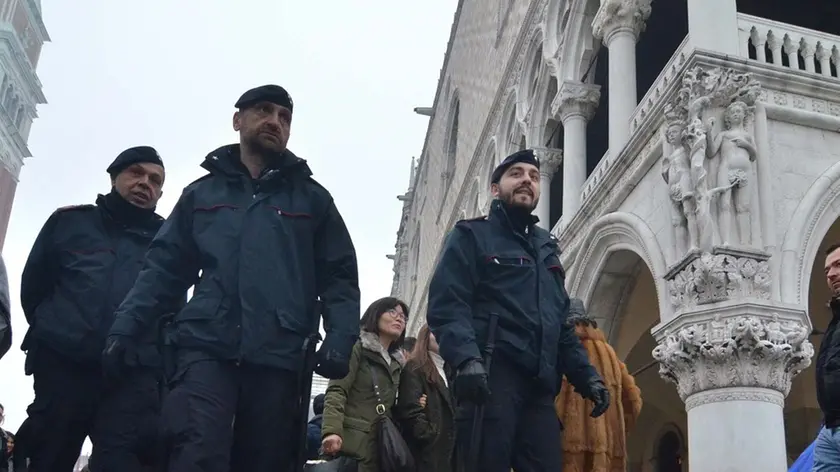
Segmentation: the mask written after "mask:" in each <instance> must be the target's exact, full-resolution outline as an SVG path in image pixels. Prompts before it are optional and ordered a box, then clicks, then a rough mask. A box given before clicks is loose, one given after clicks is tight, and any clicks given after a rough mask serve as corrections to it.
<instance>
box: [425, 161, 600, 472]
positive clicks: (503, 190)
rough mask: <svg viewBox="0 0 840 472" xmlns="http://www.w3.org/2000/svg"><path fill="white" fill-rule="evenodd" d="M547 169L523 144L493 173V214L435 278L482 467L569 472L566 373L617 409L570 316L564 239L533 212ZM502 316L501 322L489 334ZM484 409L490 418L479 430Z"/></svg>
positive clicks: (457, 233)
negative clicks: (560, 414)
mask: <svg viewBox="0 0 840 472" xmlns="http://www.w3.org/2000/svg"><path fill="white" fill-rule="evenodd" d="M539 166H540V163H539V162H538V161H537V159H536V158H535V157H534V152H533V151H532V150H523V151H519V152H517V153H514V154H512V155H510V156H508V157H507V158H506V159H505V160H504V161H503V162H502V163H501V164H500V165H499V166H498V167H497V168H496V169H495V170H494V171H493V175H492V178H491V186H490V189H491V191H492V193H493V196H494V197H495V199H494V200H493V203H492V207H491V210H490V214H489V215H487V216H483V217H480V218H475V219H472V220H464V221H459V222H458V223H456V224H455V228H454V229H453V230H452V232H451V233H450V234H449V236H448V237H447V240H446V243H445V245H444V248H443V252H442V254H441V257H440V262H439V263H438V265H437V268H436V269H435V272H434V274H433V276H432V280H431V283H430V285H429V300H428V309H427V315H426V316H427V320H428V323H429V327H430V328H431V330H432V332H433V333H434V335H435V337H436V338H437V339H438V340H439V341H438V342H439V344H440V353H441V356H442V357H443V359H444V360H445V361H446V363H447V364H448V365H451V366H454V367H455V369H456V375H455V380H454V390H455V392H454V393H455V397H456V399H457V400H458V411H457V413H456V416H457V423H458V440H459V443H460V444H459V447H460V449H461V454H463V457H465V458H467V462H468V466H469V467H470V468H471V469H472V470H473V471H482V472H508V471H509V470H511V468H513V469H514V470H516V471H518V472H542V471H547V470H561V469H562V459H561V454H562V453H561V451H560V449H559V448H558V447H557V445H558V444H559V442H560V431H561V425H560V421H559V420H558V418H557V415H556V414H555V413H554V397H555V396H556V395H557V393H558V391H559V389H560V385H561V382H562V378H563V376H564V375H565V376H566V377H567V378H568V379H569V381H570V382H571V383H572V385H574V387H575V389H576V390H577V391H578V392H579V393H580V394H581V396H583V397H584V398H587V399H589V400H591V401H592V402H594V409H593V410H592V416H600V415H602V414H603V413H604V411H606V409H607V407H608V406H609V401H610V400H609V393H608V390H607V388H606V387H605V386H604V382H603V380H602V379H601V377H600V376H599V375H598V373H597V372H596V371H595V369H594V368H593V367H592V366H591V365H590V363H589V360H588V358H587V355H586V351H584V350H583V347H582V346H581V344H580V341H579V340H578V338H577V336H575V332H574V330H573V329H571V328H570V327H569V326H568V325H566V323H565V321H566V316H567V314H568V311H569V297H568V295H567V293H566V289H565V272H564V270H563V267H562V266H561V265H560V260H559V258H558V256H557V253H558V248H557V241H556V239H554V238H553V237H552V236H551V235H550V234H549V233H548V231H545V230H544V229H542V228H540V227H538V226H536V223H537V221H538V220H537V218H536V217H534V216H533V215H532V214H531V212H532V211H533V210H534V208H535V207H536V205H537V201H538V200H539V198H540V170H539ZM492 317H498V318H497V323H498V326H497V329H496V332H495V333H494V334H492V336H493V339H488V338H489V337H490V336H491V334H489V333H488V331H489V329H488V328H489V325H490V322H489V321H490V319H491V318H492ZM488 342H493V343H495V352H494V354H493V358H492V366H491V367H492V368H491V369H490V373H489V378H488V373H487V370H486V368H485V365H484V361H483V355H482V354H483V353H482V348H484V347H485V346H486V345H487V343H488ZM491 393H492V395H491ZM476 407H482V408H481V409H480V410H479V409H478V408H476ZM477 410H478V411H482V412H483V420H482V421H481V429H480V430H478V431H474V430H473V419H474V416H475V414H476V411H477ZM479 414H482V413H479ZM474 434H478V435H479V437H478V438H476V439H478V440H479V444H480V446H479V447H480V450H479V451H478V452H477V451H474V450H472V446H471V445H472V444H474V443H473V442H472V440H473V435H474ZM475 453H477V454H478V458H477V463H473V464H470V463H469V462H470V461H469V458H470V457H472V454H475Z"/></svg>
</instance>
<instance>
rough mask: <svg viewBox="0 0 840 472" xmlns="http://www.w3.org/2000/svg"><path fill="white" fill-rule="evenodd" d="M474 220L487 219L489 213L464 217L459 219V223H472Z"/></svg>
mask: <svg viewBox="0 0 840 472" xmlns="http://www.w3.org/2000/svg"><path fill="white" fill-rule="evenodd" d="M474 221H487V215H481V216H476V217H475V218H464V219H463V220H459V221H458V222H457V223H455V224H458V223H472V222H474Z"/></svg>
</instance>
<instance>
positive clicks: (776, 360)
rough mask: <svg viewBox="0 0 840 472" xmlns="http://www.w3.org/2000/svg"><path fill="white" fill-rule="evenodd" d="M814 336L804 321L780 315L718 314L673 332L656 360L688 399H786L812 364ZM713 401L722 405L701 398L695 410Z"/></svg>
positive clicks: (667, 335)
mask: <svg viewBox="0 0 840 472" xmlns="http://www.w3.org/2000/svg"><path fill="white" fill-rule="evenodd" d="M682 318H690V316H684V317H682ZM810 333H811V329H810V327H809V326H807V325H806V324H805V323H804V322H803V321H802V320H801V319H797V318H793V317H791V318H782V317H781V316H780V315H779V314H778V313H767V314H764V315H757V314H747V315H738V314H734V315H732V314H731V313H730V314H727V315H726V316H722V315H721V314H720V313H718V314H717V315H715V316H713V317H711V318H708V317H707V318H706V319H704V320H699V321H698V320H696V318H695V319H694V320H687V321H684V322H683V323H681V324H679V325H677V326H674V327H672V328H671V329H669V330H668V331H667V332H666V333H665V336H663V338H662V339H661V340H660V343H659V345H658V346H657V347H656V348H655V349H654V350H653V358H654V359H655V360H656V361H657V362H659V375H660V376H662V378H663V379H665V380H667V381H670V382H672V383H674V384H675V385H676V386H677V391H678V393H679V395H680V397H681V398H682V399H683V400H686V399H687V398H689V397H690V396H692V395H695V394H697V393H700V392H706V391H709V390H715V389H727V388H731V387H753V388H761V389H769V390H774V391H777V392H780V393H781V394H782V395H784V396H786V395H787V394H788V393H789V392H790V386H791V382H792V380H793V378H794V377H795V376H796V375H797V374H798V373H800V372H801V371H802V370H804V369H805V368H807V367H808V366H809V365H811V357H812V356H813V355H814V346H813V345H812V344H811V343H810V341H808V336H809V334H810ZM718 393H721V394H723V395H729V394H732V393H733V392H731V391H729V392H727V391H723V392H718ZM765 396H766V395H765ZM744 399H746V398H744ZM710 401H722V400H721V399H720V398H717V399H710V398H704V397H697V398H696V401H695V402H694V403H696V404H694V405H692V406H697V404H701V403H704V402H705V403H708V402H710ZM769 401H771V402H774V403H775V402H776V401H777V400H775V399H769Z"/></svg>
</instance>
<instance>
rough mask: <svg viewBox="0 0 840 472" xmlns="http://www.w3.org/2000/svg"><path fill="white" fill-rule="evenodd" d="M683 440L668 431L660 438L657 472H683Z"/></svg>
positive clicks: (657, 452)
mask: <svg viewBox="0 0 840 472" xmlns="http://www.w3.org/2000/svg"><path fill="white" fill-rule="evenodd" d="M682 449H683V444H682V438H680V436H679V435H678V434H677V433H676V432H674V431H668V432H666V433H665V434H663V435H662V437H661V438H659V443H658V444H657V445H656V472H682V470H683V459H682Z"/></svg>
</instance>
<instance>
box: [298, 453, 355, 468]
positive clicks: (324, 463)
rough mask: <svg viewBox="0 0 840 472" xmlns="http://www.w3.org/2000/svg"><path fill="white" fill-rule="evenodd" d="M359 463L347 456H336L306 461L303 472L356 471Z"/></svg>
mask: <svg viewBox="0 0 840 472" xmlns="http://www.w3.org/2000/svg"><path fill="white" fill-rule="evenodd" d="M358 470H359V463H358V462H357V461H356V459H353V458H352V457H347V456H338V457H336V458H335V459H331V460H317V461H307V462H306V465H304V466H303V472H357V471H358Z"/></svg>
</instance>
